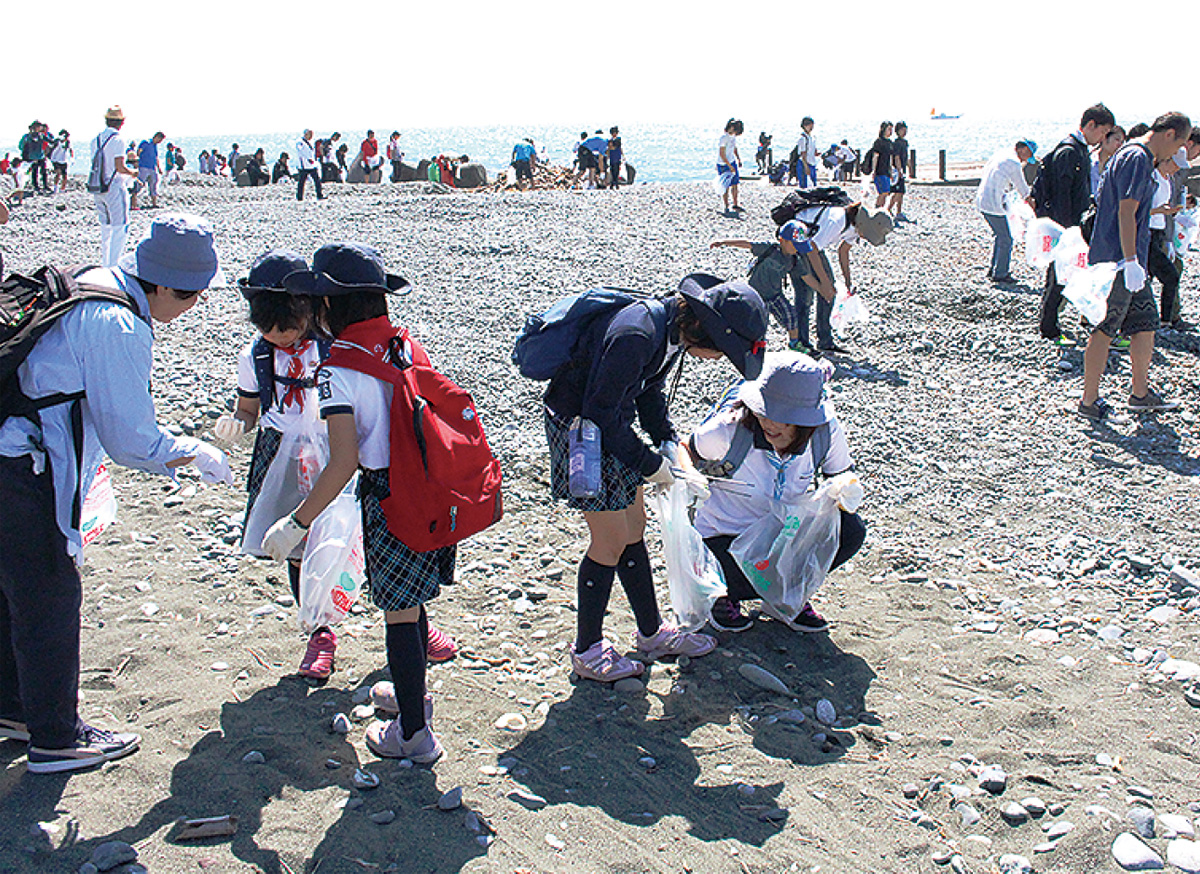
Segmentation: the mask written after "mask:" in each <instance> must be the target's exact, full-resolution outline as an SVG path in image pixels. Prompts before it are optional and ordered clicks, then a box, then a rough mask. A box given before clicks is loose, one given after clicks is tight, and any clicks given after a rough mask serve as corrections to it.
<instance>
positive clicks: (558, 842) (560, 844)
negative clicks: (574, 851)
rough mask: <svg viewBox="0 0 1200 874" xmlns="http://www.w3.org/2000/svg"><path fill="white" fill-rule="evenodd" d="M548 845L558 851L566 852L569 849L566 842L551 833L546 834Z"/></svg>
mask: <svg viewBox="0 0 1200 874" xmlns="http://www.w3.org/2000/svg"><path fill="white" fill-rule="evenodd" d="M546 843H547V844H549V845H550V846H551V847H553V848H554V849H556V850H565V849H566V848H567V842H566V841H564V840H563V839H562V838H560V837H559V836H558V835H555V834H550V833H549V832H547V833H546Z"/></svg>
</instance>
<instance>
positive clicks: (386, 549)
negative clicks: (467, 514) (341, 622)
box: [358, 468, 457, 610]
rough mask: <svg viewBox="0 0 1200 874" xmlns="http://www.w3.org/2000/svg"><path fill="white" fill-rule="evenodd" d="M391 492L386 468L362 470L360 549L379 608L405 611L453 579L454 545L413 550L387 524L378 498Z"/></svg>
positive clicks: (370, 592) (433, 594)
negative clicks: (361, 548) (364, 556)
mask: <svg viewBox="0 0 1200 874" xmlns="http://www.w3.org/2000/svg"><path fill="white" fill-rule="evenodd" d="M390 494H391V489H390V488H389V487H388V470H387V468H383V469H382V470H363V471H362V472H361V476H360V477H359V481H358V500H359V503H360V504H361V505H362V520H363V551H364V552H365V553H366V560H367V582H366V585H365V587H364V588H365V589H366V591H367V593H368V594H369V595H370V596H371V601H372V602H373V603H374V604H375V606H376V607H378V608H379V609H381V610H407V609H409V608H410V607H419V606H420V605H422V604H424V603H425V602H426V601H431V600H433V599H434V598H436V597H437V596H438V593H439V592H440V591H441V587H442V586H444V585H450V584H451V583H453V582H454V557H455V552H456V550H457V547H455V546H442V547H439V548H438V549H433V550H430V551H429V552H416V551H414V550H412V549H409V548H408V547H407V546H405V545H404V544H403V543H402V542H401V541H400V540H399V539H398V538H397V537H396V536H395V535H394V534H392V532H391V531H389V530H388V527H387V519H386V518H385V517H384V515H383V507H381V506H380V501H382V500H383V499H384V498H386V497H387V496H388V495H390Z"/></svg>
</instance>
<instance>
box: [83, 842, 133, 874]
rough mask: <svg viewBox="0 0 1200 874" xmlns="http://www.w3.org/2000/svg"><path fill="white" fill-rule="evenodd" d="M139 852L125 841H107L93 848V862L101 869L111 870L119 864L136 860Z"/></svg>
mask: <svg viewBox="0 0 1200 874" xmlns="http://www.w3.org/2000/svg"><path fill="white" fill-rule="evenodd" d="M137 857H138V852H137V850H135V849H134V848H133V847H131V846H130V845H129V844H127V843H125V842H124V841H105V842H104V843H102V844H101V845H100V846H98V847H96V849H94V850H92V864H93V865H95V866H96V868H97V870H100V871H111V870H112V869H113V868H116V867H117V866H118V865H124V864H125V863H127V862H136V861H137Z"/></svg>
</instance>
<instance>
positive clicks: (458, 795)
mask: <svg viewBox="0 0 1200 874" xmlns="http://www.w3.org/2000/svg"><path fill="white" fill-rule="evenodd" d="M462 795H463V791H462V787H461V786H456V787H454V788H453V789H451V790H450V791H449V792H447V793H446V794H445V795H443V796H442V797H441V798H439V799H438V803H437V806H438V810H457V809H458V808H460V807H462Z"/></svg>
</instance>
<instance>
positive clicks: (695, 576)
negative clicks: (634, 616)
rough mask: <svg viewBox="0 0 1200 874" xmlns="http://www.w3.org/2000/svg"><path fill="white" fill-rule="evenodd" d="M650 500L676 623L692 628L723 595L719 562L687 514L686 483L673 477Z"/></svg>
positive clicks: (705, 617)
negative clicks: (660, 532)
mask: <svg viewBox="0 0 1200 874" xmlns="http://www.w3.org/2000/svg"><path fill="white" fill-rule="evenodd" d="M650 500H651V504H652V506H653V507H654V511H655V512H656V513H657V514H658V522H659V525H661V526H662V539H663V552H664V553H665V557H666V560H667V583H668V586H669V588H670V590H671V609H672V610H673V611H674V612H675V621H676V624H677V625H678V626H679V627H680V628H682V629H683V630H685V631H695V630H696V629H698V628H700V627H701V626H702V625H704V623H705V622H707V621H708V616H709V611H710V610H711V609H712V604H713V601H715V600H717V598H719V597H721V596H722V595H724V594H725V591H726V589H725V577H724V575H723V574H722V573H721V565H720V564H719V563H718V562H717V558H716V556H715V555H713V554H712V552H710V551H709V548H708V547H707V546H705V545H704V538H703V537H701V536H700V532H699V531H697V530H696V529H695V528H694V527H693V526H692V521H691V519H690V518H689V517H688V501H689V496H688V486H687V482H685V481H684V480H683V479H676V480H675V481H674V482H673V483H672V484H671V487H670V488H668V489H655V490H654V493H653V494H652V495H651V497H650Z"/></svg>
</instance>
